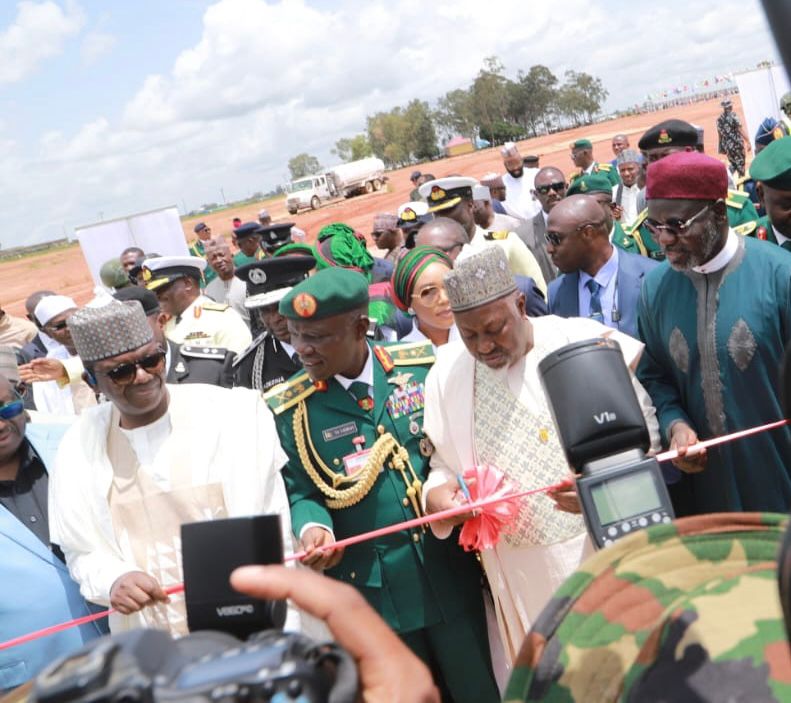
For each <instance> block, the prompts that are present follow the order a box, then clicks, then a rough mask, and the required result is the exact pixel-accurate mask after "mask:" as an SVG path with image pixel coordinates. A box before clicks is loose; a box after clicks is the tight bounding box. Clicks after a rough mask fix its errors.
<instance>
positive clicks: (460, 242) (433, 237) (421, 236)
mask: <svg viewBox="0 0 791 703" xmlns="http://www.w3.org/2000/svg"><path fill="white" fill-rule="evenodd" d="M468 241H469V240H468V238H467V232H466V230H465V229H464V227H462V226H461V225H460V224H459V223H458V222H456V220H451V219H450V218H449V217H436V218H434V219H433V220H432V221H431V222H427V223H426V224H425V225H423V226H422V227H421V228H420V231H419V232H418V233H417V237H415V244H417V245H418V246H429V247H436V248H437V249H441V250H442V251H444V252H445V253H446V254H447V255H448V256H449V257H450V258H451V259H452V260H454V261H455V259H456V257H457V256H458V255H459V253H460V252H461V248H462V247H463V246H464V245H465V244H467V242H468Z"/></svg>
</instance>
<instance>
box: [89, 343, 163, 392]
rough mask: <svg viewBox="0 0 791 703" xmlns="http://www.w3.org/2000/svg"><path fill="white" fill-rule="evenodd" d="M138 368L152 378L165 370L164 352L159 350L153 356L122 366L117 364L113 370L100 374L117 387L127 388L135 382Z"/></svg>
mask: <svg viewBox="0 0 791 703" xmlns="http://www.w3.org/2000/svg"><path fill="white" fill-rule="evenodd" d="M138 368H140V369H143V371H145V372H146V373H149V374H151V375H152V376H154V375H156V374H158V373H160V372H161V371H162V369H163V368H165V352H164V351H163V350H161V349H160V350H158V351H156V352H154V353H153V354H149V355H148V356H144V357H143V358H142V359H138V360H137V361H128V362H126V363H124V364H119V365H118V366H116V367H115V368H114V369H110V370H109V371H102V372H100V373H102V374H103V375H104V376H107V378H109V379H110V380H111V381H112V382H113V383H115V384H116V385H118V386H128V385H129V384H130V383H132V382H133V381H134V380H135V377H136V376H137V369H138Z"/></svg>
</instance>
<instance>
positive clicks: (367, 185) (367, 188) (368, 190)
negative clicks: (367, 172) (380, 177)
mask: <svg viewBox="0 0 791 703" xmlns="http://www.w3.org/2000/svg"><path fill="white" fill-rule="evenodd" d="M365 192H366V193H373V192H374V184H373V183H371V181H366V182H365Z"/></svg>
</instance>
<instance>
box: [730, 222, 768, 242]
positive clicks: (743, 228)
mask: <svg viewBox="0 0 791 703" xmlns="http://www.w3.org/2000/svg"><path fill="white" fill-rule="evenodd" d="M757 227H758V223H757V222H756V221H755V220H753V221H752V222H745V223H744V224H743V225H737V226H736V227H734V228H733V231H734V232H736V234H740V235H742V237H747V236H749V235H751V234H752V233H753V232H754V231H755V229H756V228H757ZM760 238H761V237H758V239H760ZM763 238H764V239H766V230H765V228H764V237H763Z"/></svg>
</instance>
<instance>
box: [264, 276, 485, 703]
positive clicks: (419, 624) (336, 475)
mask: <svg viewBox="0 0 791 703" xmlns="http://www.w3.org/2000/svg"><path fill="white" fill-rule="evenodd" d="M350 277H351V278H350ZM358 279H359V286H360V290H361V292H362V298H361V301H362V302H363V304H364V298H365V297H367V285H366V281H365V279H364V278H363V277H362V276H360V274H358V273H356V272H353V271H349V270H347V269H340V268H330V269H325V270H323V271H320V272H318V273H317V274H316V275H315V276H313V277H311V278H309V279H307V280H306V281H304V282H303V283H301V284H299V285H298V286H296V287H294V288H293V289H292V291H291V292H290V293H289V294H288V295H287V296H286V297H285V298H284V299H283V300H282V301H281V303H280V308H279V309H280V313H281V314H282V315H285V316H287V317H292V318H295V319H300V318H308V317H312V316H314V315H315V316H316V317H317V318H318V319H320V316H321V314H322V308H323V307H325V304H326V303H327V300H330V302H332V301H331V298H332V296H333V295H334V296H335V297H336V298H337V297H341V296H343V295H349V294H350V291H349V290H344V289H350V288H351V287H353V286H357V285H358ZM332 286H340V288H339V290H336V291H335V292H333V293H330V294H328V296H327V298H326V299H325V298H323V297H322V296H323V295H324V290H325V287H332ZM361 301H357V302H358V304H359V302H361ZM346 309H347V310H348V309H354V307H348V308H346ZM336 310H337V311H336V312H333V313H332V314H339V313H340V312H343V311H344V310H342V309H337V308H336ZM328 316H329V315H325V317H328ZM368 349H369V352H368V353H369V359H370V360H371V361H372V365H373V398H372V400H371V399H370V396H367V395H366V394H365V393H364V394H363V397H361V398H359V399H356V398H355V397H354V395H353V393H352V390H351V388H350V390H346V389H345V388H344V387H343V385H341V383H340V382H339V381H338V379H337V377H331V378H329V379H328V380H326V381H318V382H315V383H314V382H312V381H311V379H310V378H309V376H308V374H307V373H306V372H300V373H298V374H296V375H295V376H293V377H292V378H291V379H290V380H289V381H288V382H287V383H286V384H282V385H281V386H278V387H276V388H274V389H272V390H271V391H270V392H269V393H267V394H266V396H265V397H266V399H267V402H268V403H269V406H270V408H271V409H272V412H273V413H274V414H275V417H276V423H277V427H278V432H279V435H280V439H281V443H282V445H283V448H284V449H285V451H286V453H287V455H288V458H289V461H288V464H287V466H286V467H285V469H284V471H283V477H284V480H285V483H286V489H287V491H288V495H289V501H290V504H291V520H292V527H293V531H294V533H295V534H296V535H298V536H299V535H300V533H301V532H302V531H303V530H304V529H305V528H306V527H307V526H310V525H311V524H318V525H322V526H324V527H326V528H327V529H329V530H331V531H332V533H333V534H334V535H335V538H336V539H343V538H346V537H350V536H353V535H357V534H361V533H364V532H368V531H370V530H374V529H376V528H379V527H384V526H386V525H391V524H395V523H398V522H402V521H405V520H409V519H411V518H414V517H416V516H417V515H420V514H422V509H421V496H420V492H421V486H422V482H423V481H424V480H425V479H426V476H427V474H428V469H429V467H428V457H429V456H430V454H431V452H432V451H433V448H432V446H431V444H430V442H429V441H428V439H427V438H426V437H425V435H424V434H423V404H424V399H423V393H424V390H423V389H424V386H423V384H424V380H425V377H426V375H427V373H428V371H429V368H430V367H431V365H432V363H433V362H434V351H433V347H432V346H431V344H426V343H422V342H420V343H409V344H399V343H396V344H390V345H379V344H368ZM368 393H370V390H369V391H368ZM369 408H370V409H369ZM358 438H364V444H363V445H362V446H364V448H365V449H366V450H370V453H369V454H368V456H367V459H366V460H365V462H364V466H363V467H362V468H360V469H359V470H357V471H356V472H352V471H351V470H348V469H347V464H349V465H351V463H352V462H354V458H355V457H354V455H355V452H356V449H355V444H354V443H353V441H352V440H357V439H358ZM357 446H360V445H359V443H358V445H357ZM357 458H358V460H359V459H360V457H359V455H357ZM360 463H361V464H362V463H363V462H362V461H361V462H360ZM347 470H348V471H349V472H350V473H353V476H354V479H351V478H350V476H349V473H347ZM326 573H327V575H328V576H332V577H334V578H337V579H339V580H341V581H344V582H346V583H348V584H351V585H353V586H355V587H356V588H357V589H358V590H359V591H360V593H362V595H363V596H365V598H366V599H367V600H368V602H369V603H370V604H371V605H372V606H373V607H374V609H375V610H376V611H377V612H378V613H379V614H380V615H381V616H382V617H383V618H384V620H385V621H386V622H387V623H388V625H390V627H392V628H393V629H394V630H395V631H396V632H397V633H398V634H399V635H400V636H401V638H402V639H403V640H404V642H405V643H406V644H407V645H408V646H410V647H411V648H412V650H413V651H414V652H415V653H416V654H417V655H418V656H420V657H421V658H422V659H423V660H424V661H426V663H427V664H428V665H429V667H430V668H432V671H433V672H434V673H435V675H436V677H437V678H438V682H440V683H441V682H442V681H444V683H445V684H446V686H447V689H448V690H449V692H450V695H451V696H452V698H453V700H455V701H471V702H472V701H494V700H497V699H498V698H499V695H498V692H497V686H496V684H495V682H494V677H493V674H492V672H491V666H490V653H489V646H488V637H487V632H486V622H485V616H484V610H483V598H482V592H481V571H480V568H479V566H478V563H477V561H476V559H475V557H474V555H473V554H469V553H465V552H464V551H463V550H462V549H461V548H460V547H459V545H458V544H457V542H456V540H454V539H448V540H438V539H436V538H435V537H434V536H433V534H432V533H431V531H430V530H428V529H426V530H424V529H421V528H418V529H414V530H409V531H406V530H405V531H402V532H398V533H396V534H393V535H389V536H386V537H382V538H379V539H376V540H373V541H370V542H365V543H362V544H359V545H354V546H351V547H348V548H346V550H345V552H344V554H343V558H342V559H341V561H340V563H339V564H338V565H337V566H336V567H334V568H332V569H328V570H327V572H326ZM408 685H409V682H404V686H405V687H407V686H408Z"/></svg>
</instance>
